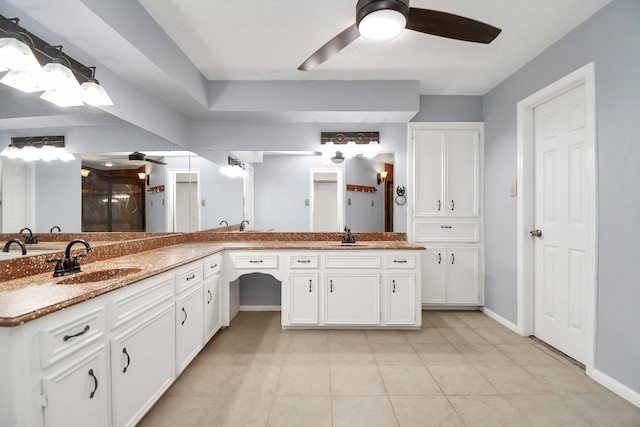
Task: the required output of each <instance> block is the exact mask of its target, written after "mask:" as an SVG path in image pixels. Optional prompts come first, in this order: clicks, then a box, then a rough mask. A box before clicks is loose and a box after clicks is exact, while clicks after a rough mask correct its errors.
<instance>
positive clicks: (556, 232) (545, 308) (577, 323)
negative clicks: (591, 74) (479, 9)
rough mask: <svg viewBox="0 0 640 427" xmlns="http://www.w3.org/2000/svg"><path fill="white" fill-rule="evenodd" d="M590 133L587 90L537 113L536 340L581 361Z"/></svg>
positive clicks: (583, 350)
mask: <svg viewBox="0 0 640 427" xmlns="http://www.w3.org/2000/svg"><path fill="white" fill-rule="evenodd" d="M586 138H587V132H586V110H585V88H584V85H582V86H579V87H577V88H575V89H572V90H570V91H568V92H566V93H564V94H562V95H560V96H558V97H556V98H554V99H552V100H550V101H548V102H546V103H545V104H543V105H541V106H539V107H537V108H535V109H534V144H535V151H534V153H535V160H534V162H535V180H534V185H535V213H534V215H535V229H537V230H540V232H541V236H540V237H537V238H536V240H535V281H534V283H535V284H534V286H535V303H534V304H535V308H534V334H535V335H536V336H537V337H539V338H540V339H542V340H543V341H545V342H547V343H549V344H551V345H552V346H554V347H556V348H557V349H559V350H561V351H562V352H564V353H566V354H568V355H569V356H571V357H573V358H575V359H576V360H579V361H584V360H586V354H587V335H586V330H587V325H586V322H587V318H588V311H587V310H588V309H587V307H586V303H587V294H586V289H587V288H586V287H585V284H586V283H587V282H586V281H587V280H588V277H589V271H590V269H589V259H590V254H589V253H588V248H589V246H588V239H589V235H590V234H589V233H590V228H591V227H593V225H592V222H593V218H590V215H589V211H588V209H587V201H588V194H587V188H586V184H587V182H588V180H587V173H586V171H587V167H588V163H587V161H588V159H587V142H586V141H587V139H586ZM534 234H536V233H534Z"/></svg>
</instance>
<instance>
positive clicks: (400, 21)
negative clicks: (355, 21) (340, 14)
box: [358, 9, 407, 41]
mask: <svg viewBox="0 0 640 427" xmlns="http://www.w3.org/2000/svg"><path fill="white" fill-rule="evenodd" d="M406 26H407V20H406V19H405V17H404V15H403V14H402V13H400V12H398V11H395V10H392V9H381V10H376V11H375V12H371V13H370V14H368V15H367V16H365V17H364V18H362V20H361V21H360V24H359V25H358V31H360V35H361V36H362V37H364V38H366V39H369V40H376V41H386V40H393V39H394V38H396V37H398V35H400V33H401V32H402V30H404V28H405V27H406Z"/></svg>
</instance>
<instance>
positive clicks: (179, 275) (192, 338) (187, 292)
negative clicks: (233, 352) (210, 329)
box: [175, 263, 204, 375]
mask: <svg viewBox="0 0 640 427" xmlns="http://www.w3.org/2000/svg"><path fill="white" fill-rule="evenodd" d="M202 276H203V269H202V264H201V263H193V264H189V265H188V266H185V267H181V268H180V269H179V270H178V271H177V272H176V292H177V298H176V313H175V321H176V324H175V331H176V375H180V373H181V372H182V371H183V370H184V368H186V367H187V366H188V365H189V363H190V362H191V361H192V360H193V358H194V357H196V356H197V354H198V353H199V352H200V350H201V349H202V346H203V336H204V306H203V301H204V299H203V295H202V292H203V288H202Z"/></svg>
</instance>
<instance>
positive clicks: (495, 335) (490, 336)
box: [475, 327, 533, 345]
mask: <svg viewBox="0 0 640 427" xmlns="http://www.w3.org/2000/svg"><path fill="white" fill-rule="evenodd" d="M475 331H476V332H477V333H478V334H480V335H481V336H482V337H483V338H484V339H486V340H487V341H489V342H490V343H491V344H530V345H533V340H532V339H531V338H529V337H523V336H520V335H518V334H516V333H515V332H513V331H510V330H509V329H507V328H505V327H502V328H476V329H475Z"/></svg>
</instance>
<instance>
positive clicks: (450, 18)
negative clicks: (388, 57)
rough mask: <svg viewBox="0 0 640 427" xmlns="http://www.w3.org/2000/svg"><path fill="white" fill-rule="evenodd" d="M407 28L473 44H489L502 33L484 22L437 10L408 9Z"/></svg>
mask: <svg viewBox="0 0 640 427" xmlns="http://www.w3.org/2000/svg"><path fill="white" fill-rule="evenodd" d="M407 28H408V29H409V30H413V31H419V32H421V33H426V34H433V35H434V36H440V37H446V38H449V39H456V40H464V41H467V42H474V43H485V44H489V43H491V42H492V41H493V40H494V39H495V38H496V37H498V34H500V32H501V31H502V30H501V29H499V28H496V27H493V26H491V25H489V24H485V23H484V22H480V21H475V20H473V19H469V18H465V17H462V16H458V15H453V14H451V13H446V12H439V11H437V10H429V9H418V8H415V7H412V8H410V9H409V21H408V22H407Z"/></svg>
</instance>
